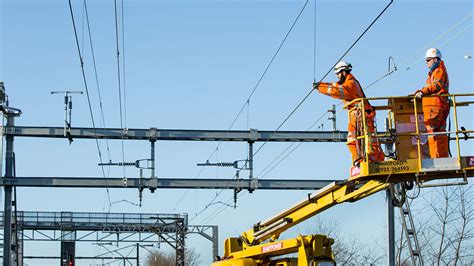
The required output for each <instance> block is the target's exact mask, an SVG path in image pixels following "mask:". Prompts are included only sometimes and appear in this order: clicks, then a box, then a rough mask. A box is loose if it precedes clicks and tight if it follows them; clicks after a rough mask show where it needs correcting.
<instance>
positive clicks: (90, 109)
mask: <svg viewBox="0 0 474 266" xmlns="http://www.w3.org/2000/svg"><path fill="white" fill-rule="evenodd" d="M68 2H69V11H70V13H71V20H72V26H73V29H74V36H75V41H76V46H77V52H78V55H79V61H80V65H81V72H82V80H83V82H84V88H85V90H86V96H87V103H88V105H89V114H90V117H91V121H92V127H93V128H94V136H95V138H94V139H95V143H96V147H97V152H98V154H99V160H100V163H101V164H103V161H102V152H101V149H100V145H99V140H98V138H97V129H96V126H95V120H94V114H93V112H92V104H91V99H90V94H89V88H88V86H87V78H86V73H85V70H84V60H83V57H82V53H81V49H80V46H79V38H78V36H77V30H76V22H75V20H74V12H73V10H72V3H71V0H69V1H68ZM101 170H102V176H103V177H104V180H105V187H106V188H105V189H106V193H107V199H108V202H109V208H110V202H111V200H110V192H109V188H108V185H107V178H106V176H105V170H104V167H103V166H102V167H101Z"/></svg>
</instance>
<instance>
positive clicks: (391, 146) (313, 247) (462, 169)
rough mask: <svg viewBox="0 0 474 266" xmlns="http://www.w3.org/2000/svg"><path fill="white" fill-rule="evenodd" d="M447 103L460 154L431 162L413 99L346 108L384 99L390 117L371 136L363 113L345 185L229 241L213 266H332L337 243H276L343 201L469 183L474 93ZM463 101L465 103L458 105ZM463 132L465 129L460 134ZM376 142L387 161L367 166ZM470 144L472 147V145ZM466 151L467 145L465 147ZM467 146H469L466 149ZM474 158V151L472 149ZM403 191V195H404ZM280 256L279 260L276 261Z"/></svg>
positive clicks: (473, 163) (473, 172) (473, 165)
mask: <svg viewBox="0 0 474 266" xmlns="http://www.w3.org/2000/svg"><path fill="white" fill-rule="evenodd" d="M443 97H446V99H449V102H450V106H451V109H450V111H451V114H452V119H453V121H454V129H453V130H452V131H449V132H444V133H431V134H448V136H449V139H450V140H451V141H455V146H456V150H455V151H456V152H455V154H454V156H452V157H449V158H435V159H432V158H429V153H428V149H429V147H428V144H427V141H426V139H427V137H428V136H429V135H430V134H429V133H426V130H425V128H424V124H423V112H422V108H421V107H422V106H421V105H422V102H421V101H420V100H419V99H416V98H414V97H386V98H368V99H356V100H354V101H352V102H350V103H348V104H347V105H346V106H345V108H347V106H353V107H352V109H351V110H350V111H359V110H365V108H364V103H365V102H366V101H365V100H370V101H371V102H372V103H373V102H376V101H380V100H383V101H385V102H386V104H385V105H382V106H375V109H376V110H378V111H380V112H379V114H380V113H381V112H383V111H384V110H385V111H386V112H387V120H386V122H387V130H386V132H385V133H383V134H379V133H377V132H373V133H369V132H368V128H367V124H366V117H365V112H359V113H360V114H361V115H360V117H359V120H360V121H358V125H360V126H359V129H360V132H359V133H358V136H359V137H357V140H356V141H357V145H356V146H357V148H358V153H359V155H360V156H361V158H360V159H359V160H357V164H356V165H354V166H352V167H350V177H349V179H347V180H342V181H340V182H334V183H331V184H329V185H327V186H326V187H324V188H322V189H320V190H318V191H316V192H314V193H313V194H311V195H308V197H307V198H305V199H303V200H301V201H300V202H298V203H296V204H295V205H293V206H292V207H290V208H288V209H287V210H284V211H282V212H281V213H279V214H277V215H275V216H273V217H271V218H269V219H266V220H263V221H260V222H258V223H257V224H255V225H254V226H253V227H252V228H251V229H250V230H248V231H246V232H244V233H242V235H241V236H240V237H234V238H228V239H226V241H225V245H224V256H223V257H222V258H218V259H217V260H216V261H215V262H214V263H213V264H212V265H213V266H257V265H275V266H276V265H279V266H290V265H291V266H292V265H299V266H306V265H334V256H333V253H332V249H331V245H332V244H333V243H334V240H332V239H330V238H327V237H326V236H322V235H309V236H298V237H297V238H294V239H287V240H278V238H279V236H280V234H281V233H282V232H284V231H286V230H287V229H289V228H291V227H293V226H295V225H296V224H298V223H300V222H302V221H304V220H306V219H308V218H310V217H312V216H314V215H316V214H318V213H320V212H322V211H324V210H326V209H328V208H330V207H332V206H334V205H336V204H340V203H343V202H354V201H357V200H360V199H362V198H365V197H367V196H370V195H373V194H375V193H376V192H379V191H381V190H385V189H389V188H390V189H391V188H393V185H394V184H396V183H401V184H402V187H404V188H406V189H410V188H409V186H411V185H413V184H416V185H418V186H425V187H426V186H439V185H461V184H467V178H468V177H473V176H474V156H462V155H461V146H463V145H461V143H465V142H466V141H468V140H472V139H473V138H474V137H473V136H471V134H472V133H474V130H472V129H471V130H466V129H465V128H464V127H461V126H460V125H459V121H458V117H459V113H460V111H459V110H458V108H459V107H463V108H464V107H470V106H471V105H474V94H451V95H443ZM459 99H461V100H462V101H459ZM473 114H474V112H473V110H469V111H468V112H467V113H466V116H467V119H471V123H472V117H473ZM460 128H461V129H460ZM372 141H378V142H379V143H381V144H385V145H386V147H388V150H389V153H390V155H389V158H388V159H387V160H385V161H383V162H369V161H368V160H367V159H366V158H368V157H369V156H368V155H369V154H370V153H371V152H372V151H371V145H369V144H370V143H372ZM470 144H471V145H472V143H470ZM466 146H468V145H466ZM468 147H469V146H468ZM468 153H470V154H471V155H474V150H468ZM453 178H457V179H462V181H461V182H459V181H458V182H451V183H442V184H435V185H429V184H428V185H427V184H425V183H426V182H428V181H433V180H440V179H453ZM403 191H404V190H403ZM296 253H297V257H295V258H284V259H281V258H278V256H281V255H288V254H296ZM275 257H277V258H275Z"/></svg>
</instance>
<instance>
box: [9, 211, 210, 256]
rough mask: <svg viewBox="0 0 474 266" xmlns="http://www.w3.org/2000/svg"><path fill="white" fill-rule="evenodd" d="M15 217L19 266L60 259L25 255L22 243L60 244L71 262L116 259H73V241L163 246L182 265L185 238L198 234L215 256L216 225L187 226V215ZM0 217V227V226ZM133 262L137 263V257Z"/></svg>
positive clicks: (23, 214) (36, 214)
mask: <svg viewBox="0 0 474 266" xmlns="http://www.w3.org/2000/svg"><path fill="white" fill-rule="evenodd" d="M17 215H18V216H17V217H16V219H15V220H16V221H17V222H16V223H15V224H14V228H15V229H16V230H17V232H18V238H17V239H18V241H17V243H15V245H18V250H19V255H20V256H19V260H18V262H19V263H18V264H19V265H22V261H23V259H60V257H54V256H47V255H45V254H43V255H44V256H32V255H26V254H25V253H24V251H23V246H24V245H23V243H24V242H25V241H43V242H44V241H61V243H65V244H68V245H69V247H70V248H69V250H70V251H71V252H72V253H73V254H74V256H72V257H71V258H70V259H72V260H74V259H114V258H116V257H117V256H116V255H115V256H112V255H114V254H110V252H108V253H104V254H101V255H100V256H95V257H86V256H76V255H75V243H76V242H90V243H93V244H97V245H99V246H102V245H110V246H114V244H116V246H117V247H118V244H119V243H125V244H129V245H128V246H126V247H127V248H129V249H130V248H139V247H140V245H142V246H143V247H145V245H150V244H153V246H156V245H158V246H159V245H160V243H166V244H168V245H169V246H170V247H172V248H173V249H174V250H175V251H176V261H177V265H184V262H185V238H186V236H187V235H190V234H197V235H200V236H202V237H204V238H205V239H207V240H209V241H211V243H212V255H213V256H214V257H215V256H217V255H218V230H217V226H216V225H189V224H188V221H187V220H188V219H187V215H186V214H161V213H94V212H32V211H18V212H17ZM1 217H3V212H1ZM1 217H0V224H3V219H2V218H1ZM126 259H127V260H129V259H130V258H126ZM134 259H135V258H134ZM136 259H137V261H138V260H139V256H138V255H137V257H136Z"/></svg>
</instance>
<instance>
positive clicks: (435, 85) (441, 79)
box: [416, 60, 449, 111]
mask: <svg viewBox="0 0 474 266" xmlns="http://www.w3.org/2000/svg"><path fill="white" fill-rule="evenodd" d="M419 91H421V92H422V93H423V95H441V94H448V93H449V78H448V72H447V71H446V67H445V65H444V61H443V60H441V62H440V63H439V66H438V67H437V68H436V69H435V70H433V71H432V72H430V73H428V78H427V79H426V86H425V87H423V88H422V89H421V90H418V91H416V92H419ZM431 107H438V108H442V109H447V108H448V101H447V99H446V97H426V98H423V110H424V111H425V109H429V108H431Z"/></svg>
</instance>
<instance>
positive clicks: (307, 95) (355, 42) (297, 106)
mask: <svg viewBox="0 0 474 266" xmlns="http://www.w3.org/2000/svg"><path fill="white" fill-rule="evenodd" d="M307 3H308V2H307V1H306V3H305V5H304V7H305V6H306V4H307ZM392 3H393V0H391V1H390V3H388V4H387V6H386V7H385V8H384V9H383V10H382V11H381V12H380V13H379V14H378V16H377V17H376V18H375V19H374V20H373V21H372V23H371V24H370V25H369V26H368V27H367V28H366V29H365V30H364V31H363V32H362V34H361V35H360V36H359V37H358V38H357V39H356V40H355V41H354V42H353V43H352V45H351V46H350V47H349V48H348V49H347V50H346V51H345V52H344V53H343V55H342V56H341V57H340V58H339V59H338V60H337V61H336V63H334V65H333V66H332V67H331V68H330V69H329V70H328V72H327V73H326V74H325V75H324V76H323V77H322V78H321V79H320V81H322V80H324V78H326V76H327V75H328V74H329V73H330V72H331V70H332V69H333V68H334V67H335V66H336V64H337V63H338V62H339V61H340V60H342V59H343V58H344V56H346V54H347V53H349V51H350V50H351V49H352V48H353V47H354V46H355V45H356V44H357V43H358V42H359V40H360V39H361V38H362V37H363V36H364V35H365V33H366V32H367V31H368V30H369V29H370V28H371V27H372V26H373V25H374V23H375V22H376V21H377V20H378V19H379V18H380V17H381V16H382V14H383V13H385V11H386V10H387V9H388V7H390V5H391V4H392ZM304 7H303V9H302V10H301V12H302V11H303V10H304ZM301 12H300V14H299V15H301ZM299 15H298V17H299ZM312 92H313V89H311V90H310V91H309V92H308V93H307V94H306V96H305V97H304V98H303V100H301V101H300V102H299V103H298V104H297V105H296V107H295V108H294V109H293V110H292V111H291V112H290V114H289V115H288V116H287V117H286V118H285V119H284V120H283V122H282V123H281V124H280V125H279V126H278V127H277V129H276V130H275V131H273V132H272V133H271V134H270V135H269V137H268V138H267V139H266V140H265V141H264V143H263V144H262V145H261V146H260V147H259V148H258V149H257V151H255V152H254V154H253V156H255V155H256V154H258V152H259V151H260V150H261V149H262V148H263V147H264V146H265V144H266V143H267V142H268V139H269V138H271V137H272V136H273V135H274V134H275V133H276V132H277V131H278V130H279V129H280V128H281V127H282V126H283V125H284V124H285V123H286V121H288V119H289V118H290V117H291V116H292V115H293V114H294V113H295V112H296V110H298V108H299V107H300V106H301V105H302V104H303V103H304V102H305V101H306V99H307V98H308V97H309V96H310V95H311V93H312ZM223 208H224V209H225V208H226V207H225V206H224V207H223Z"/></svg>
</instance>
